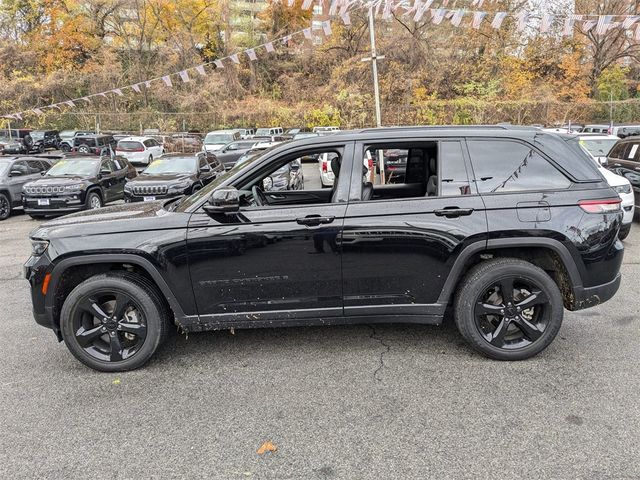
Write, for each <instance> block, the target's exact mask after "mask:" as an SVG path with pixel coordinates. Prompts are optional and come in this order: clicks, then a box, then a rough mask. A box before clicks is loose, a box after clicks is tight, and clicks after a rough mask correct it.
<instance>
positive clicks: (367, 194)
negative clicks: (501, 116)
mask: <svg viewBox="0 0 640 480" xmlns="http://www.w3.org/2000/svg"><path fill="white" fill-rule="evenodd" d="M356 152H357V153H356V158H354V168H355V169H356V170H358V171H364V169H363V165H362V163H363V158H369V156H370V157H372V158H376V159H377V160H376V164H378V162H379V160H380V158H383V159H386V158H388V157H390V155H391V154H393V155H396V156H402V157H404V158H406V160H405V161H404V164H403V165H401V166H399V167H398V170H399V171H400V173H398V174H395V175H392V176H387V181H385V184H381V183H382V175H380V172H381V171H382V169H379V170H378V171H377V173H375V174H374V173H373V172H371V171H368V172H367V174H366V175H364V176H361V177H360V179H358V180H357V181H356V180H355V178H356V173H357V172H356V171H355V170H354V174H353V178H354V180H353V181H352V190H353V189H355V192H356V195H355V198H353V197H352V200H351V201H350V203H349V207H348V209H347V213H346V217H345V223H344V229H343V233H342V236H341V240H340V242H339V243H340V245H341V246H342V249H343V276H344V284H343V285H344V287H343V288H344V311H345V314H346V315H353V316H358V315H363V316H367V315H378V314H381V315H386V314H392V315H418V316H419V317H415V318H422V320H421V321H425V320H426V319H427V317H424V316H425V315H434V316H435V317H439V316H441V315H442V314H443V313H444V309H445V307H446V304H444V303H442V302H441V301H440V296H441V293H442V291H443V287H444V285H445V282H446V280H447V278H448V276H449V272H450V271H451V268H452V265H453V263H454V262H455V260H456V258H457V256H458V254H459V253H460V252H461V250H462V249H463V248H464V247H465V246H466V245H468V244H471V243H473V242H479V244H480V245H482V246H484V245H485V240H486V232H487V220H486V212H485V211H484V206H483V202H482V199H481V198H480V196H479V195H478V194H477V192H476V190H475V186H474V185H473V183H472V182H470V181H469V178H470V177H471V175H470V168H469V161H468V158H467V155H466V154H465V152H464V149H463V143H462V142H461V140H459V139H447V140H438V139H425V140H421V141H415V142H411V143H409V142H399V141H397V140H396V141H388V142H380V143H376V144H369V145H367V144H362V145H357V146H356ZM358 154H360V155H361V158H360V160H358V158H357V156H358ZM358 163H360V164H359V165H356V164H358ZM401 167H402V168H401ZM385 170H387V168H386V165H385ZM468 172H469V173H468ZM372 180H374V181H373V182H372ZM389 181H390V182H391V183H388V182H389Z"/></svg>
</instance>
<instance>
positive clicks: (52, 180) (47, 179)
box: [27, 175, 88, 186]
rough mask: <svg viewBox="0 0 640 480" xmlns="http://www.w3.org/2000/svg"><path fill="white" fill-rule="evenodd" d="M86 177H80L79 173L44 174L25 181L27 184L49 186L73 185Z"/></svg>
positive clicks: (85, 179)
mask: <svg viewBox="0 0 640 480" xmlns="http://www.w3.org/2000/svg"><path fill="white" fill-rule="evenodd" d="M87 180H88V179H87V177H81V176H79V175H74V176H73V177H71V176H60V177H55V176H49V175H45V176H43V177H42V178H38V179H37V180H33V181H32V182H29V183H27V185H29V186H49V185H73V184H74V183H78V182H86V181H87Z"/></svg>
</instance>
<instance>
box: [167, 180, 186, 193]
mask: <svg viewBox="0 0 640 480" xmlns="http://www.w3.org/2000/svg"><path fill="white" fill-rule="evenodd" d="M189 186H191V182H189V181H187V182H180V183H176V184H175V185H169V193H175V192H184V190H185V189H187V188H189Z"/></svg>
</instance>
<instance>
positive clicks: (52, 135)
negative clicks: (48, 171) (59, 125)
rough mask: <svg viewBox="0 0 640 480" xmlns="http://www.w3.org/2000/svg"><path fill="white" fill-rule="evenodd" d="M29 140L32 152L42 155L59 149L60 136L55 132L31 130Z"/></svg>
mask: <svg viewBox="0 0 640 480" xmlns="http://www.w3.org/2000/svg"><path fill="white" fill-rule="evenodd" d="M31 138H32V139H33V146H32V150H34V151H36V152H40V153H44V152H45V150H48V149H54V150H56V149H58V148H59V147H60V135H59V133H58V131H57V130H33V131H32V132H31Z"/></svg>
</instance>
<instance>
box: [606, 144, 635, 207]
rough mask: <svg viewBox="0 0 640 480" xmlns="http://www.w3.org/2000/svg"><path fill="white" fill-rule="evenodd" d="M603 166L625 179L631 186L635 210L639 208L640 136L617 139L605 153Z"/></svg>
mask: <svg viewBox="0 0 640 480" xmlns="http://www.w3.org/2000/svg"><path fill="white" fill-rule="evenodd" d="M604 167H605V168H607V169H609V170H611V171H612V172H613V173H615V174H618V175H620V176H622V177H624V178H626V179H627V180H629V183H630V184H631V187H632V188H633V193H634V198H635V207H636V212H638V209H640V136H637V137H627V138H623V139H621V140H619V141H618V142H617V143H616V144H615V145H614V146H613V148H611V150H610V151H609V154H608V155H607V160H606V163H605V165H604Z"/></svg>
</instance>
